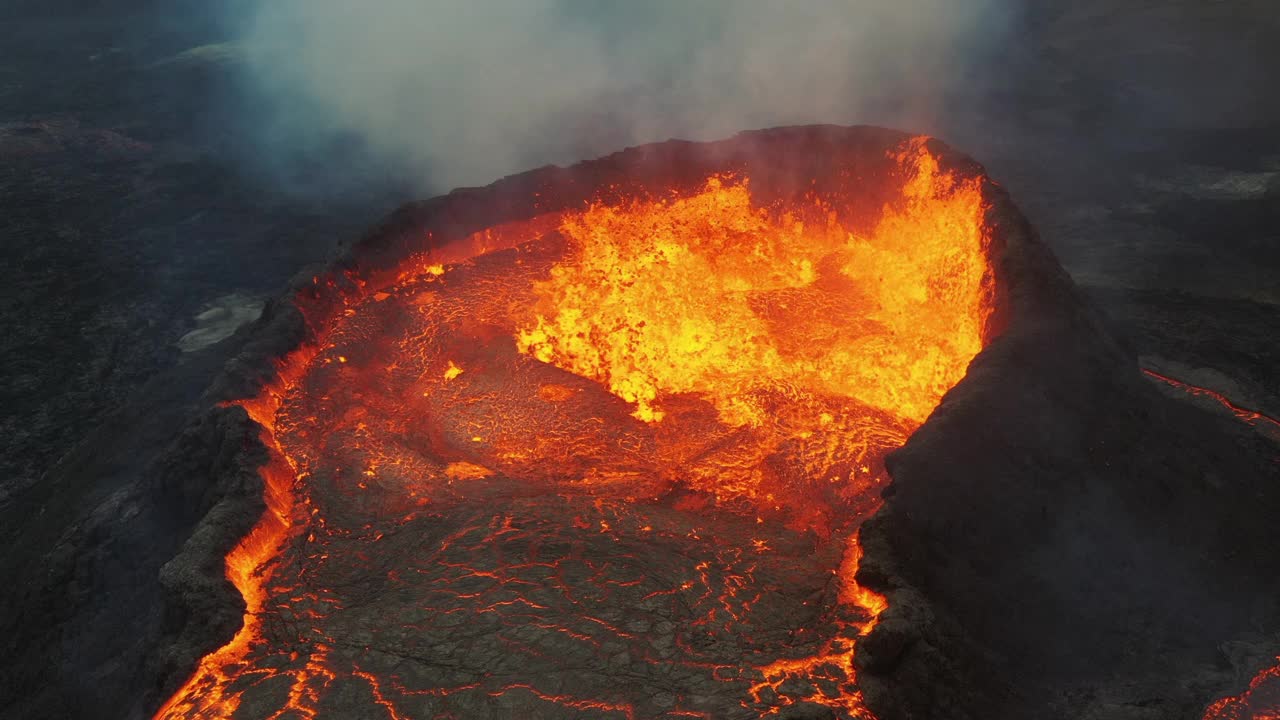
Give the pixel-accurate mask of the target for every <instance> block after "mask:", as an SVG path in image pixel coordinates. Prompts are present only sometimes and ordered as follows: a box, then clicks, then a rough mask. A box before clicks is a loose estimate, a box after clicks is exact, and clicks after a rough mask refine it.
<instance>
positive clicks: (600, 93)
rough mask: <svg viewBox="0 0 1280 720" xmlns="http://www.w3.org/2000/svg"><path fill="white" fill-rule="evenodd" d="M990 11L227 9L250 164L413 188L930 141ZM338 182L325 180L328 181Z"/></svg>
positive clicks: (988, 27)
mask: <svg viewBox="0 0 1280 720" xmlns="http://www.w3.org/2000/svg"><path fill="white" fill-rule="evenodd" d="M1001 5H1002V3H1000V2H999V0H969V1H966V2H954V0H804V1H803V2H775V1H770V0H703V1H701V2H688V1H687V0H651V1H648V2H596V1H594V0H485V1H484V2H476V1H474V0H369V1H368V2H360V3H355V2H349V0H247V1H246V0H240V3H239V7H240V9H239V10H238V11H237V18H236V21H237V22H236V32H237V34H238V35H239V43H240V45H241V46H242V48H243V50H244V55H245V59H246V62H245V64H244V69H245V71H246V79H247V80H248V87H249V88H250V90H251V92H252V97H253V100H252V102H251V103H248V106H249V107H250V110H251V112H250V113H249V114H250V115H251V116H252V120H253V122H254V124H255V125H257V126H259V127H260V128H262V130H260V132H258V137H259V138H260V139H262V142H261V146H262V147H260V148H257V149H256V152H258V153H259V154H260V155H262V157H264V158H266V159H268V160H276V161H279V160H280V159H281V158H283V157H286V156H289V155H290V154H291V153H299V152H302V151H303V150H306V149H308V148H309V149H310V150H311V151H313V152H314V151H315V149H316V148H322V147H328V146H330V145H332V143H334V142H335V140H336V139H341V140H342V142H343V143H345V144H346V145H347V146H355V147H358V148H359V150H358V153H359V154H360V155H361V156H362V157H364V158H368V159H372V160H374V164H375V166H376V167H382V168H384V169H386V170H387V171H388V172H395V173H400V174H407V176H408V177H411V178H413V179H414V181H415V183H416V184H418V185H419V186H420V187H422V188H432V189H443V188H448V187H453V186H457V185H463V184H478V183H485V182H489V181H491V180H493V179H495V178H496V177H498V176H500V175H503V174H507V173H511V172H515V171H519V170H522V169H526V168H528V167H532V166H535V165H539V164H544V163H548V162H555V163H564V162H571V161H573V160H577V159H581V158H583V157H588V156H592V155H596V154H599V153H601V152H606V151H609V150H612V149H617V148H620V147H623V146H626V145H632V144H637V143H641V142H649V141H656V140H663V139H667V138H670V137H682V138H686V139H694V140H696V139H710V138H715V137H721V136H726V135H729V134H732V133H733V132H736V131H738V130H744V129H749V128H755V127H764V126H771V125H781V124H791V123H812V122H833V123H846V124H848V123H859V122H898V123H910V124H912V126H913V127H917V128H927V127H929V126H932V124H933V119H934V117H935V116H936V113H937V112H938V110H939V107H938V106H939V103H941V102H944V101H945V98H947V97H948V96H949V94H950V93H953V92H955V91H957V90H958V89H962V88H964V86H965V85H966V83H970V82H972V80H973V77H972V76H973V73H972V72H970V71H971V69H972V67H973V65H974V62H975V59H976V58H978V57H979V56H980V54H981V50H982V49H983V48H989V47H991V46H992V45H993V44H994V42H995V41H997V40H998V39H999V35H1000V33H1001V31H1002V29H1003V28H1004V27H1005V19H1004V18H1003V15H1004V12H1003V11H1002V10H1001V9H1000V8H999V7H998V6H1001ZM330 170H331V171H334V168H332V167H331V168H330Z"/></svg>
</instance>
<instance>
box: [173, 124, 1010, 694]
mask: <svg viewBox="0 0 1280 720" xmlns="http://www.w3.org/2000/svg"><path fill="white" fill-rule="evenodd" d="M892 165H893V166H894V167H895V168H896V173H897V176H896V179H895V180H884V182H896V183H897V184H896V185H895V187H899V188H900V192H897V193H896V194H895V195H894V196H893V197H892V199H891V200H890V201H889V202H887V203H885V204H884V205H883V207H881V208H878V211H877V214H878V217H877V218H876V219H875V221H874V222H873V223H869V224H867V226H866V227H860V226H859V227H854V226H850V225H848V224H846V223H845V222H844V221H843V219H842V218H843V217H844V216H843V215H842V214H841V212H840V206H841V204H842V203H844V202H845V201H846V200H847V198H843V197H839V196H833V195H832V194H831V193H822V192H817V191H814V192H810V193H807V194H805V195H803V197H802V198H800V199H795V200H790V201H787V202H780V201H778V202H772V203H769V202H763V203H762V202H759V201H758V198H757V197H756V196H755V195H753V192H752V190H753V186H752V180H751V178H749V177H747V176H745V175H743V174H734V173H720V174H711V175H709V176H706V177H703V179H702V183H701V184H700V185H699V186H698V187H697V188H696V189H690V190H684V191H679V192H677V191H675V190H672V191H671V192H668V193H663V194H633V195H631V196H630V197H626V198H624V199H621V200H618V199H616V198H615V199H614V200H613V201H611V202H605V201H604V200H600V201H598V202H595V203H593V204H591V205H589V206H587V207H583V208H579V209H576V210H572V211H567V212H555V213H548V214H546V215H543V216H540V217H537V218H534V219H532V220H528V221H522V222H518V223H513V224H508V225H504V226H501V227H495V228H492V229H490V230H487V231H484V232H482V233H479V234H477V235H475V236H472V237H470V238H468V239H467V240H465V241H461V242H460V243H455V244H454V245H455V247H454V248H453V250H452V251H451V252H452V253H453V255H442V254H441V252H440V251H439V249H436V250H433V251H430V252H424V253H423V254H421V255H418V256H412V257H410V258H408V259H407V260H405V261H404V262H403V263H402V264H401V266H400V267H399V269H398V273H396V277H395V278H394V279H391V280H388V281H386V282H382V283H380V284H377V283H367V284H363V285H361V286H360V288H359V290H358V291H356V292H353V293H351V294H350V295H349V296H347V298H346V300H345V302H344V304H343V306H342V307H340V308H338V309H337V310H336V311H334V312H331V313H328V314H327V316H325V317H322V318H319V319H317V318H312V320H313V321H314V327H313V328H312V329H313V333H314V338H315V341H314V342H313V344H311V345H310V346H309V348H310V349H309V350H305V351H300V352H298V353H295V354H294V355H292V356H290V357H289V358H288V359H287V361H286V362H285V365H284V367H283V368H282V369H281V372H280V374H279V380H278V382H276V383H275V384H273V385H272V386H270V387H268V388H267V389H265V390H264V391H263V393H262V394H261V395H260V396H259V397H257V398H255V399H253V400H249V401H245V402H244V403H243V406H244V407H245V408H246V409H247V410H249V411H250V414H251V416H252V417H253V418H254V419H255V420H257V421H258V422H259V423H261V424H262V426H263V427H264V433H263V439H264V442H266V444H267V445H268V447H269V448H272V449H273V452H272V456H271V461H270V462H269V463H268V465H267V466H266V467H265V468H264V470H263V474H264V478H265V479H266V481H267V482H266V487H267V495H268V506H269V509H268V511H267V513H266V514H265V515H264V517H263V519H262V520H261V521H260V523H259V525H258V526H257V528H255V529H254V531H253V532H252V533H251V534H250V536H249V537H247V538H246V539H245V540H244V541H243V542H242V543H241V546H240V547H238V548H237V549H236V550H235V551H233V552H232V553H231V555H229V556H228V558H227V576H228V578H229V579H230V580H231V581H232V582H233V583H234V584H235V585H236V587H237V588H239V589H240V591H241V593H242V594H243V595H244V597H245V600H246V604H247V609H246V614H245V620H244V626H243V627H242V629H241V630H240V632H239V633H237V635H236V636H235V637H234V638H233V639H232V640H231V641H230V642H229V643H228V644H227V645H226V646H224V647H223V648H221V649H220V650H217V651H216V652H214V653H212V654H210V655H208V656H207V657H205V658H204V660H203V661H202V662H201V663H200V665H199V667H198V668H197V669H196V671H195V673H194V675H193V676H192V677H191V678H190V680H188V681H187V683H186V684H185V685H184V686H183V687H182V688H181V689H180V690H179V691H178V693H176V694H175V695H174V696H173V697H172V698H171V699H170V700H169V701H168V702H167V703H166V704H165V706H164V707H163V708H162V709H161V710H160V712H159V713H158V715H157V717H162V718H196V717H200V718H210V717H233V716H234V717H237V718H310V717H387V718H393V719H400V718H425V717H462V718H475V717H619V718H654V717H666V718H677V717H685V718H690V717H706V718H711V717H714V718H748V717H759V716H761V715H770V714H777V713H779V712H780V711H781V710H782V709H783V708H786V707H788V706H793V705H797V704H811V705H818V706H825V707H827V708H830V709H831V710H832V711H834V712H835V714H836V715H837V716H838V717H859V718H866V717H871V714H870V712H869V711H868V710H867V709H866V708H865V706H864V703H863V698H862V695H861V693H860V691H859V689H858V684H857V678H856V674H855V666H854V662H853V659H854V652H855V646H856V642H857V640H858V638H859V637H860V636H862V635H864V634H866V633H868V632H870V631H871V629H872V627H874V624H875V622H876V618H877V616H878V615H879V613H880V612H881V611H883V610H884V608H885V600H884V598H883V597H881V596H879V595H877V594H875V593H874V592H872V591H870V590H868V589H866V588H863V587H861V586H859V585H858V583H857V581H856V579H855V574H856V572H857V568H858V562H859V560H860V557H861V548H860V547H859V544H858V528H859V526H860V524H861V522H862V520H864V519H865V518H866V517H867V516H868V515H869V514H871V513H873V512H874V511H875V510H876V508H877V507H878V505H879V502H880V500H879V497H880V490H881V489H882V487H883V485H884V484H885V482H886V481H887V477H886V474H885V471H884V467H883V459H884V456H885V455H886V453H888V452H889V451H891V450H893V449H895V448H897V447H899V446H901V445H902V444H903V443H904V442H905V441H906V439H907V438H908V437H909V435H910V434H911V433H912V432H913V431H914V430H915V429H916V428H917V427H918V426H919V425H920V424H922V423H923V422H924V421H925V420H926V419H927V417H928V416H929V414H930V413H931V412H932V411H933V409H934V407H935V406H936V405H937V404H938V403H939V401H940V400H941V398H942V395H943V394H944V393H945V392H946V391H947V390H948V389H949V388H950V387H951V386H953V385H954V384H955V383H957V382H958V381H959V380H960V379H961V378H962V377H963V376H964V374H965V371H966V368H967V366H968V363H969V361H970V360H971V359H972V358H973V357H974V355H976V354H977V353H978V352H979V351H980V350H981V348H982V344H983V340H984V337H985V336H986V333H987V328H986V325H987V320H988V316H989V315H990V312H991V309H992V307H993V305H994V300H993V297H994V295H993V293H994V283H993V278H992V273H991V270H990V267H989V262H988V247H987V246H988V242H989V240H988V237H987V233H986V230H985V228H984V223H983V213H984V209H985V208H984V205H983V200H982V192H981V187H980V184H979V181H978V180H976V179H971V178H963V177H959V176H957V175H954V174H952V173H948V172H945V171H943V170H942V169H940V167H939V165H938V162H937V160H936V158H935V157H934V156H933V155H931V154H930V153H929V152H928V150H927V149H926V147H925V143H924V141H923V140H917V141H914V142H911V143H908V144H906V145H905V146H904V147H902V148H901V149H900V151H899V152H898V153H897V154H895V155H894V156H893V162H892Z"/></svg>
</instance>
